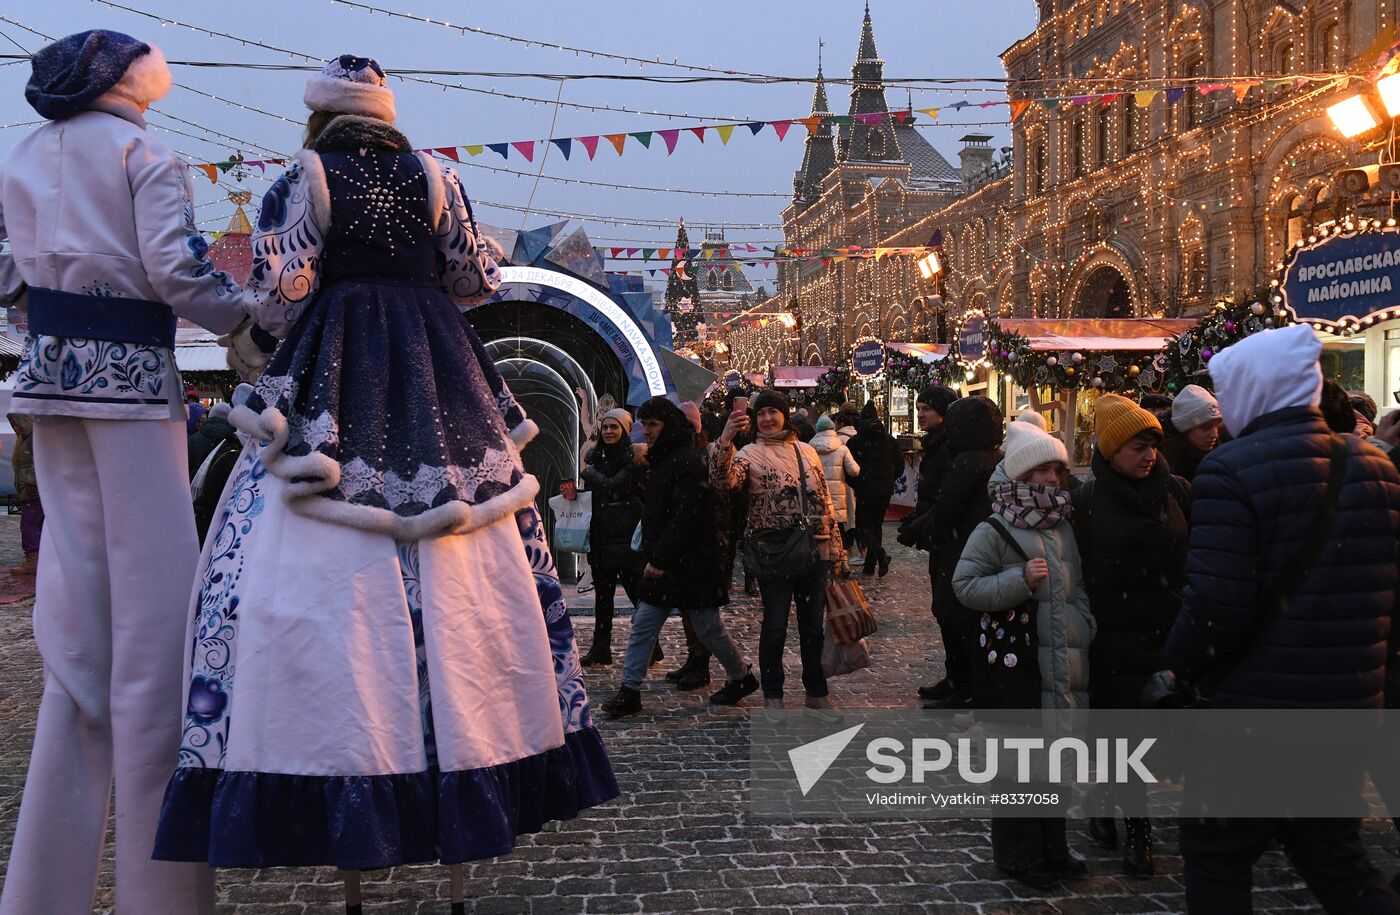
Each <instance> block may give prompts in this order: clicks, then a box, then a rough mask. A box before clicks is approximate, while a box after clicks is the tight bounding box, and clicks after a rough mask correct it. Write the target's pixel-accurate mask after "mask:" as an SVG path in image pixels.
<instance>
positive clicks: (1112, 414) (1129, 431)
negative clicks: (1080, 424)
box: [1094, 394, 1162, 458]
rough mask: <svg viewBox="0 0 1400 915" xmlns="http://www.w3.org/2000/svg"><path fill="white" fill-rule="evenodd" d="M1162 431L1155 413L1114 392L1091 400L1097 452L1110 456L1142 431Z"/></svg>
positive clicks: (1158, 432)
mask: <svg viewBox="0 0 1400 915" xmlns="http://www.w3.org/2000/svg"><path fill="white" fill-rule="evenodd" d="M1149 431H1150V432H1155V433H1157V435H1159V436H1160V435H1161V434H1162V424H1161V423H1160V422H1158V421H1157V417H1155V416H1153V415H1152V414H1151V413H1149V412H1148V411H1146V410H1144V409H1143V408H1142V407H1139V406H1138V405H1137V404H1135V403H1133V402H1132V401H1131V400H1129V399H1128V398H1126V397H1122V396H1120V395H1118V394H1104V395H1103V396H1102V397H1100V398H1099V399H1098V400H1097V401H1096V402H1095V403H1094V437H1095V438H1096V439H1097V440H1098V446H1099V453H1100V454H1102V455H1103V456H1104V457H1106V458H1111V457H1113V456H1114V455H1115V454H1117V453H1118V451H1119V449H1120V448H1122V447H1123V446H1124V445H1126V444H1128V442H1130V441H1132V440H1133V438H1134V437H1136V436H1138V435H1140V434H1142V433H1143V432H1149Z"/></svg>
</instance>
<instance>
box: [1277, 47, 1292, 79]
mask: <svg viewBox="0 0 1400 915" xmlns="http://www.w3.org/2000/svg"><path fill="white" fill-rule="evenodd" d="M1273 64H1274V72H1275V73H1277V74H1278V75H1279V76H1287V75H1288V74H1290V73H1292V72H1293V42H1291V41H1280V42H1279V43H1278V44H1276V45H1274V60H1273Z"/></svg>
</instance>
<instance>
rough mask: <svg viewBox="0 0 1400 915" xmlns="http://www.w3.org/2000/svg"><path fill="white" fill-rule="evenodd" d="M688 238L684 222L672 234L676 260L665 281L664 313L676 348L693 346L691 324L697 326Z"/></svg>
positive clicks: (698, 314) (697, 298)
mask: <svg viewBox="0 0 1400 915" xmlns="http://www.w3.org/2000/svg"><path fill="white" fill-rule="evenodd" d="M689 254H690V238H689V237H688V236H687V235H686V234H685V219H684V218H682V219H681V227H680V231H678V232H677V233H676V260H674V261H672V262H671V277H670V279H668V280H667V281H666V313H667V314H668V315H670V317H671V327H672V339H673V340H674V345H675V347H676V348H677V349H680V348H681V347H683V346H694V345H695V336H696V334H695V325H696V324H699V323H700V318H701V311H700V284H699V283H698V282H696V281H695V275H694V272H693V270H692V269H691V265H690V257H689Z"/></svg>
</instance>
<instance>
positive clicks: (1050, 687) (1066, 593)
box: [953, 464, 1098, 709]
mask: <svg viewBox="0 0 1400 915" xmlns="http://www.w3.org/2000/svg"><path fill="white" fill-rule="evenodd" d="M1009 479H1010V478H1009V477H1008V476H1007V475H1006V470H1005V467H1004V466H1003V465H1001V464H998V465H997V468H996V470H995V471H993V472H992V478H991V481H990V484H989V486H993V487H994V486H996V485H997V484H998V483H1004V482H1006V481H1007V480H1009ZM1002 523H1003V526H1005V527H1006V529H1007V530H1009V531H1010V532H1011V536H1012V537H1013V538H1014V539H1015V540H1016V542H1017V543H1018V544H1019V545H1020V547H1021V549H1022V550H1024V551H1025V553H1026V555H1027V556H1029V557H1030V558H1032V559H1037V558H1042V559H1045V560H1046V562H1047V564H1048V565H1049V566H1050V577H1049V578H1047V579H1046V580H1045V581H1043V582H1041V584H1040V586H1039V587H1038V588H1036V590H1035V593H1034V594H1032V593H1031V590H1030V588H1028V587H1027V586H1026V577H1025V572H1024V569H1025V565H1026V564H1025V562H1024V561H1023V560H1022V559H1021V557H1019V556H1017V555H1016V554H1015V553H1014V552H1013V551H1012V549H1011V547H1010V546H1008V545H1007V543H1006V541H1004V540H1002V539H1001V535H1000V534H998V533H997V532H996V530H995V529H994V528H993V527H992V525H991V524H990V523H989V522H986V521H983V522H982V523H981V524H979V525H978V526H977V527H976V528H975V529H974V530H973V532H972V536H970V537H969V538H968V540H967V546H966V547H964V549H963V551H962V558H961V559H959V560H958V566H957V569H956V570H955V571H954V572H953V592H954V593H955V594H957V596H958V600H959V601H960V602H962V604H963V605H964V606H966V607H968V608H969V609H971V610H975V611H978V612H980V613H995V612H998V611H1003V610H1009V609H1011V608H1012V607H1016V606H1018V605H1020V604H1022V603H1025V602H1026V601H1028V600H1030V599H1032V598H1034V599H1035V600H1037V601H1039V602H1040V604H1039V607H1038V608H1037V615H1036V638H1037V639H1039V642H1040V644H1039V646H1038V657H1039V660H1040V706H1041V708H1046V709H1087V708H1088V707H1089V644H1090V643H1091V642H1093V640H1094V634H1095V632H1096V631H1097V629H1098V626H1097V624H1096V623H1095V622H1094V616H1093V614H1092V613H1090V612H1089V595H1088V593H1087V592H1086V591H1085V590H1084V576H1083V574H1082V571H1081V567H1080V562H1079V547H1078V546H1077V545H1076V544H1075V541H1074V529H1073V527H1071V525H1070V524H1069V523H1068V522H1062V523H1060V524H1058V525H1056V526H1055V527H1053V528H1050V529H1049V530H1027V529H1025V528H1019V527H1014V526H1012V525H1011V524H1009V523H1006V522H1004V521H1003V522H1002ZM973 663H974V664H978V663H985V661H984V659H983V658H982V653H981V651H980V649H978V648H977V647H976V646H974V648H973Z"/></svg>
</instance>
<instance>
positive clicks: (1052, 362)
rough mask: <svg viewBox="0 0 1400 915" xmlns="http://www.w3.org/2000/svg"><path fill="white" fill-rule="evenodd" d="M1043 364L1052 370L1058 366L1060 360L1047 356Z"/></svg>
mask: <svg viewBox="0 0 1400 915" xmlns="http://www.w3.org/2000/svg"><path fill="white" fill-rule="evenodd" d="M1045 364H1046V365H1048V366H1050V367H1051V368H1054V367H1055V366H1057V365H1059V364H1060V360H1059V359H1056V358H1055V357H1054V356H1047V357H1046V359H1045Z"/></svg>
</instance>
